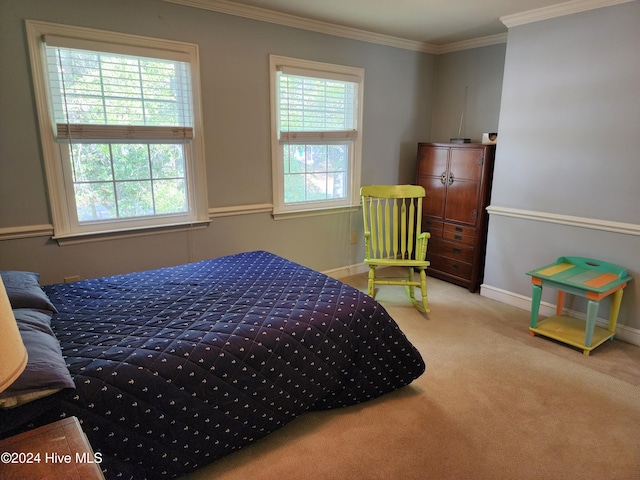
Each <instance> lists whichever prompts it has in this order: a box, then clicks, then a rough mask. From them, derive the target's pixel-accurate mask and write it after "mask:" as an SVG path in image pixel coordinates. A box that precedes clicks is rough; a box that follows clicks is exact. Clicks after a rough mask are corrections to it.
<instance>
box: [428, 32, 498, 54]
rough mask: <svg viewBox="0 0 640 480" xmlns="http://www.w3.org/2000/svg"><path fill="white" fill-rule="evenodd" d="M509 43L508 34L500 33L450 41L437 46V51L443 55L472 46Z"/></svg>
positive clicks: (468, 48)
mask: <svg viewBox="0 0 640 480" xmlns="http://www.w3.org/2000/svg"><path fill="white" fill-rule="evenodd" d="M500 43H507V34H506V33H498V34H496V35H489V36H487V37H480V38H473V39H471V40H463V41H461V42H454V43H448V44H446V45H440V46H438V47H436V51H435V53H436V54H437V55H442V54H444V53H452V52H459V51H460V50H470V49H472V48H480V47H488V46H490V45H498V44H500Z"/></svg>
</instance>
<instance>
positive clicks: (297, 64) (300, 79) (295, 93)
mask: <svg viewBox="0 0 640 480" xmlns="http://www.w3.org/2000/svg"><path fill="white" fill-rule="evenodd" d="M271 68H272V79H273V90H274V91H273V97H272V98H273V102H272V108H273V110H274V111H275V121H274V124H273V135H274V145H275V146H276V147H275V149H274V152H273V157H274V169H273V171H274V192H275V195H274V197H275V201H274V211H275V213H280V212H297V211H303V210H315V209H326V208H332V207H345V206H350V205H354V204H357V202H358V199H357V195H354V193H356V194H357V191H358V190H359V188H358V185H357V184H358V183H359V178H358V177H359V164H360V137H361V135H360V131H359V130H360V124H361V95H362V83H363V71H362V70H361V69H355V68H352V67H342V66H336V65H327V64H320V63H317V62H308V61H303V60H296V59H289V58H283V57H275V56H272V57H271ZM354 202H355V203H354Z"/></svg>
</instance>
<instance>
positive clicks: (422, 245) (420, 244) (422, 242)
mask: <svg viewBox="0 0 640 480" xmlns="http://www.w3.org/2000/svg"><path fill="white" fill-rule="evenodd" d="M429 238H431V234H430V233H429V232H422V233H421V234H420V235H418V238H417V239H416V260H420V261H423V260H425V259H426V258H427V245H428V243H429Z"/></svg>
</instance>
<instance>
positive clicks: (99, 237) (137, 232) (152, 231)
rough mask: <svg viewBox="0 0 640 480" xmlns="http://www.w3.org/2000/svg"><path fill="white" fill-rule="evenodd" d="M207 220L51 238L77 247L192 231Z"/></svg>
mask: <svg viewBox="0 0 640 480" xmlns="http://www.w3.org/2000/svg"><path fill="white" fill-rule="evenodd" d="M209 223H210V221H209V220H202V221H193V222H188V223H179V224H172V225H154V226H150V227H138V228H132V229H126V230H111V231H101V232H83V233H71V234H66V235H54V236H52V237H51V238H52V239H53V240H56V241H57V242H58V245H60V246H61V247H62V246H66V245H77V244H79V243H89V242H102V241H105V240H116V239H122V238H131V237H142V236H148V235H157V234H160V233H167V232H177V231H185V230H194V229H201V228H206V227H207V226H209Z"/></svg>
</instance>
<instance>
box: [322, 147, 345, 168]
mask: <svg viewBox="0 0 640 480" xmlns="http://www.w3.org/2000/svg"><path fill="white" fill-rule="evenodd" d="M328 149H329V151H328V152H327V156H328V158H327V161H328V170H329V171H330V172H331V171H334V172H335V171H340V172H346V171H347V160H348V155H349V147H348V146H347V145H329V146H328Z"/></svg>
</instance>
